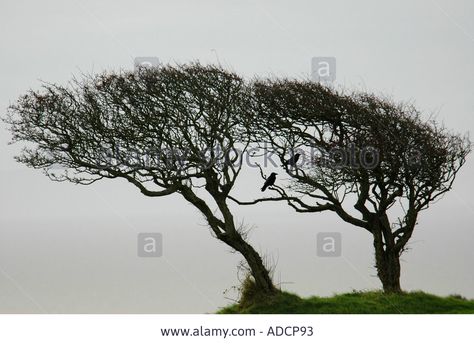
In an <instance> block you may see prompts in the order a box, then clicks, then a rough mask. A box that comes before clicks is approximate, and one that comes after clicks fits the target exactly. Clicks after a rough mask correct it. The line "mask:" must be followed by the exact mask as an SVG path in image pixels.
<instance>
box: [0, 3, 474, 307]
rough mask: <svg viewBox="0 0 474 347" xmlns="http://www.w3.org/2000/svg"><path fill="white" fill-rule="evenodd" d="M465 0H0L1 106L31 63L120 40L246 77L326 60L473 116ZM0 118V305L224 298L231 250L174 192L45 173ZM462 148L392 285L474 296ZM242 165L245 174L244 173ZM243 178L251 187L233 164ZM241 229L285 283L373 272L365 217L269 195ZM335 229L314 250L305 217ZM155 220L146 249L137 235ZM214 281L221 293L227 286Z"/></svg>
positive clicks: (33, 81)
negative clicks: (356, 219)
mask: <svg viewBox="0 0 474 347" xmlns="http://www.w3.org/2000/svg"><path fill="white" fill-rule="evenodd" d="M473 14H474V2H472V1H469V0H465V1H456V0H454V1H453V0H450V1H447V0H439V1H431V0H420V1H416V2H415V1H408V0H401V1H380V0H379V1H376V0H373V1H357V2H356V1H297V0H296V1H276V0H272V1H270V0H268V1H263V0H260V1H250V0H248V1H222V0H220V1H217V0H216V1H208V0H206V1H189V0H188V1H176V0H174V1H133V2H132V1H117V0H115V1H112V0H107V1H90V0H86V1H59V0H54V1H53V0H48V1H41V2H39V1H33V0H3V1H2V2H1V3H0V33H1V34H0V46H1V47H2V51H1V53H0V54H1V55H0V76H1V78H0V110H2V111H1V112H2V113H4V110H5V109H6V108H7V106H8V105H9V103H10V102H13V101H14V100H16V98H17V97H18V96H19V95H20V94H21V93H23V92H25V91H26V90H27V89H29V88H36V87H38V86H39V84H40V82H39V80H45V81H53V82H66V81H67V80H69V79H70V78H71V77H72V76H73V75H79V74H81V73H82V72H87V73H89V72H100V71H102V70H104V69H109V70H110V69H115V70H117V69H132V68H133V58H134V57H137V56H138V57H139V56H156V57H159V59H160V60H161V61H162V62H175V61H176V62H187V61H190V60H200V61H201V62H204V63H205V62H214V63H216V62H217V59H219V61H220V63H221V64H222V65H224V66H225V67H228V68H230V69H233V70H234V71H236V72H238V73H241V74H243V75H244V76H247V77H252V76H255V75H260V76H270V75H273V76H290V77H307V76H309V74H310V60H311V58H312V57H314V56H333V57H336V60H337V80H336V84H337V85H340V86H344V87H346V88H348V89H358V90H367V91H375V92H377V93H381V94H385V95H391V96H393V98H395V99H396V100H400V101H402V100H411V101H414V102H415V103H416V105H417V106H418V107H419V108H420V109H421V110H423V111H424V112H425V115H426V116H428V115H430V114H434V115H436V116H437V118H438V120H440V121H442V122H444V124H445V125H446V126H447V127H448V128H451V129H454V130H456V131H459V132H469V131H471V129H473V128H474V119H473V115H474V98H473V97H472V95H473V94H474V83H473V82H474V67H473V63H472V62H473V61H474V21H472V18H473ZM8 140H9V134H8V133H7V131H6V130H5V129H4V125H2V126H1V129H0V163H1V166H0V312H71V313H73V312H158V313H166V312H176V313H180V312H183V313H184V312H186V313H193V312H213V311H215V310H216V308H218V307H221V306H224V305H226V304H229V303H230V302H231V301H229V300H228V299H225V297H230V298H235V291H232V286H234V285H236V284H238V280H237V264H238V262H239V261H240V257H239V256H238V255H236V254H232V253H230V252H229V249H228V248H227V247H226V246H225V245H224V244H222V243H220V242H218V241H217V240H215V239H213V238H212V237H211V234H210V232H209V230H208V229H207V227H206V226H205V224H204V222H203V219H202V217H201V216H200V215H199V213H198V212H197V211H196V210H195V209H194V208H193V207H192V206H189V204H187V203H186V202H185V201H184V200H183V199H182V198H180V197H179V196H176V197H166V198H155V199H152V198H145V197H143V196H141V195H140V194H139V192H138V191H137V190H136V189H134V188H133V187H132V186H130V185H129V184H127V183H125V182H123V181H119V180H114V181H108V182H105V181H102V182H99V183H96V184H94V185H92V186H90V187H77V186H74V185H72V184H68V183H62V184H61V183H53V182H50V181H49V180H48V179H47V178H46V177H45V176H43V175H42V173H41V172H39V171H34V170H31V169H28V168H26V167H23V166H21V165H20V164H17V163H16V162H15V161H14V160H13V158H12V157H13V155H14V154H15V153H16V152H17V151H18V147H17V146H7V142H8ZM473 174H474V163H473V158H472V157H471V158H469V160H468V163H467V164H466V166H465V167H464V168H463V170H462V171H461V174H460V176H459V178H458V179H457V182H456V183H455V187H454V190H453V191H452V192H450V193H449V194H448V195H446V196H445V198H444V199H443V200H441V201H440V202H438V203H437V204H435V205H433V206H432V207H431V208H430V209H429V210H428V211H426V212H425V213H424V214H422V217H421V219H420V223H419V225H418V227H417V229H416V230H415V234H414V236H413V239H412V241H411V242H410V248H411V249H410V250H409V251H408V253H406V254H405V255H404V256H403V263H402V287H403V288H404V289H407V290H418V289H419V290H424V291H428V292H432V293H436V294H443V295H447V294H452V293H459V294H462V295H464V296H467V297H470V298H474V275H473V273H474V272H473V271H472V265H473V264H474V253H473V252H472V244H473V243H474V234H473V233H472V228H473V227H472V215H473V212H474V202H473V201H472V197H473V188H474V183H473V182H472V180H471V179H470V178H471V177H472V176H473ZM248 177H250V176H248ZM244 179H245V180H247V181H245V182H244V184H245V186H246V187H245V189H243V190H242V195H245V196H247V197H251V196H255V197H257V196H260V191H259V188H260V182H259V183H258V184H257V185H256V186H255V187H254V185H255V184H254V183H253V181H252V180H251V179H250V178H244ZM234 211H235V213H236V216H237V217H238V219H239V220H242V221H244V222H245V223H247V224H249V225H254V226H255V227H254V228H253V230H252V232H251V242H252V244H253V245H254V246H255V247H256V248H257V250H259V251H261V253H263V254H266V255H267V256H268V258H269V259H270V261H271V262H272V263H274V264H276V270H275V279H276V281H277V282H282V287H283V288H284V289H285V290H289V291H293V292H296V293H298V294H300V295H304V296H308V295H316V294H317V295H331V294H332V293H335V292H345V291H350V290H352V289H372V288H379V287H380V285H379V282H378V280H377V278H376V277H375V269H374V268H373V252H372V246H371V239H370V237H369V235H368V233H367V232H366V231H363V230H358V229H355V228H354V227H352V226H350V225H348V224H345V223H343V222H340V221H339V220H338V218H337V217H335V216H332V215H330V214H307V215H297V214H296V213H294V212H293V211H291V210H290V209H289V208H288V207H286V206H285V205H283V204H281V205H280V204H267V205H261V206H258V207H246V208H235V209H234ZM320 231H337V232H341V233H342V243H343V248H342V256H341V257H339V258H320V257H317V256H316V234H317V233H318V232H320ZM139 232H161V233H162V234H163V242H164V256H163V257H162V258H138V257H137V256H136V235H137V233H139ZM227 289H228V290H229V291H228V292H226V293H224V291H225V290H227Z"/></svg>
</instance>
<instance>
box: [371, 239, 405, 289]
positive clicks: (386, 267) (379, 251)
mask: <svg viewBox="0 0 474 347" xmlns="http://www.w3.org/2000/svg"><path fill="white" fill-rule="evenodd" d="M374 246H375V264H376V268H377V275H378V277H379V279H380V281H381V282H382V285H383V290H384V292H385V293H401V292H402V288H401V287H400V254H399V252H398V251H396V250H394V249H391V248H388V247H385V249H384V247H383V244H379V243H378V242H377V241H374Z"/></svg>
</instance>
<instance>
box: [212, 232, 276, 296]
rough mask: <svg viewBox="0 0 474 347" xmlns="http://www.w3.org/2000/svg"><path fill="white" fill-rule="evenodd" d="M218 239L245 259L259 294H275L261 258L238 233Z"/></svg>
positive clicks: (228, 234) (226, 234)
mask: <svg viewBox="0 0 474 347" xmlns="http://www.w3.org/2000/svg"><path fill="white" fill-rule="evenodd" d="M218 238H219V239H220V240H221V241H223V242H224V243H226V244H227V245H229V246H230V247H232V248H233V249H235V250H236V251H238V252H239V253H240V254H242V256H243V257H244V258H245V260H246V262H247V264H248V266H249V268H250V272H251V275H252V277H253V278H254V280H255V286H256V288H257V290H258V292H259V293H261V294H264V295H269V296H270V295H273V294H275V293H276V292H277V289H276V288H275V286H274V284H273V281H272V279H271V277H270V273H269V271H268V269H267V268H266V267H265V265H264V264H263V260H262V258H261V257H260V255H259V254H258V253H257V251H255V249H254V248H253V247H252V246H251V245H250V244H249V243H247V242H246V241H245V240H244V239H243V238H242V236H241V235H240V234H239V233H237V232H235V233H224V234H221V235H219V236H218Z"/></svg>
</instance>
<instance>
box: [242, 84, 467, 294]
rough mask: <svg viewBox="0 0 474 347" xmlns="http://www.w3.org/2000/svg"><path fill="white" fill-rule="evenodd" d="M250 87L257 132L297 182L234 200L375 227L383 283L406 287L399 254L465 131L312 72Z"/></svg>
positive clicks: (459, 157)
mask: <svg viewBox="0 0 474 347" xmlns="http://www.w3.org/2000/svg"><path fill="white" fill-rule="evenodd" d="M253 94H254V99H253V104H252V105H253V117H252V122H250V123H249V124H252V127H251V131H252V133H253V137H254V141H255V142H256V143H258V144H259V146H260V147H261V148H262V149H266V150H270V151H272V152H273V153H274V154H275V155H276V157H277V158H279V160H278V161H279V162H280V163H281V166H282V167H283V169H284V170H285V171H286V173H287V174H288V175H289V177H290V181H291V184H290V185H289V186H286V187H281V186H274V187H270V188H269V189H270V190H271V191H273V192H274V196H273V197H263V198H260V199H257V200H255V201H250V202H243V201H239V200H238V199H235V201H237V202H239V203H241V204H255V203H259V202H264V201H272V200H285V201H287V202H288V204H289V205H290V206H292V207H293V208H294V209H295V210H296V211H298V212H322V211H332V212H335V213H336V214H337V215H338V216H339V217H340V218H341V219H342V220H344V221H345V222H347V223H350V224H352V225H354V226H357V227H360V228H363V229H365V230H367V231H368V232H370V233H371V235H372V237H373V245H374V250H375V265H376V269H377V274H378V277H379V279H380V281H381V282H382V285H383V289H384V291H386V292H399V291H401V287H400V256H401V254H402V252H403V251H404V250H405V249H406V246H407V242H408V241H409V240H410V238H411V236H412V234H413V231H414V228H415V226H416V224H417V221H418V217H419V214H420V212H421V211H423V210H425V209H427V208H428V207H429V206H430V205H431V203H433V202H434V201H436V200H437V199H438V198H440V197H442V196H443V195H444V194H445V193H446V192H448V191H449V190H450V189H451V187H452V185H453V182H454V180H455V178H456V175H457V173H458V171H459V170H460V168H461V167H462V166H463V164H464V163H465V160H466V156H467V155H468V153H469V152H470V150H471V144H470V142H469V140H468V138H465V137H461V136H458V135H454V134H452V133H450V132H449V131H447V130H445V129H444V128H443V127H441V126H439V125H438V124H437V123H436V122H434V121H424V120H422V118H421V117H420V114H419V112H418V111H417V110H416V109H415V108H414V107H413V106H411V105H403V104H396V103H394V102H392V101H389V100H386V99H383V98H379V97H376V96H374V95H368V94H351V95H349V94H343V93H339V92H337V91H335V90H333V89H331V88H329V87H327V86H323V85H321V84H318V83H313V82H309V81H292V80H267V81H257V82H256V83H255V84H254V88H253ZM295 154H299V157H295V156H294V155H295ZM288 158H290V159H288ZM294 158H298V159H299V160H298V161H296V162H295V159H294ZM275 194H276V196H275Z"/></svg>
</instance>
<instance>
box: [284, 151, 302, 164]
mask: <svg viewBox="0 0 474 347" xmlns="http://www.w3.org/2000/svg"><path fill="white" fill-rule="evenodd" d="M300 155H301V154H300V153H296V154H295V155H293V156H292V157H291V158H290V159H288V160H287V161H285V166H288V165H290V166H295V165H296V162H297V161H298V159H300Z"/></svg>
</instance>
